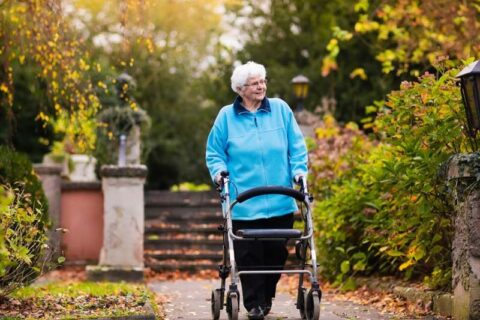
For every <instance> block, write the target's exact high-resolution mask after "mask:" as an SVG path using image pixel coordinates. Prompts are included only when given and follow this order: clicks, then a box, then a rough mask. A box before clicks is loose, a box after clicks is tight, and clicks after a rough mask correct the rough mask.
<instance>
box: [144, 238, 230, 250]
mask: <svg viewBox="0 0 480 320" xmlns="http://www.w3.org/2000/svg"><path fill="white" fill-rule="evenodd" d="M222 245H223V241H222V240H221V239H202V240H201V241H199V240H195V239H145V240H144V247H145V249H157V250H159V249H183V248H188V249H202V250H204V249H207V250H221V249H222Z"/></svg>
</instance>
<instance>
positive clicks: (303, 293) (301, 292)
mask: <svg viewBox="0 0 480 320" xmlns="http://www.w3.org/2000/svg"><path fill="white" fill-rule="evenodd" d="M306 301H307V290H306V289H305V288H298V293H297V309H298V310H299V311H300V317H301V318H302V320H306V319H307V313H306V312H305V306H306V304H305V302H306Z"/></svg>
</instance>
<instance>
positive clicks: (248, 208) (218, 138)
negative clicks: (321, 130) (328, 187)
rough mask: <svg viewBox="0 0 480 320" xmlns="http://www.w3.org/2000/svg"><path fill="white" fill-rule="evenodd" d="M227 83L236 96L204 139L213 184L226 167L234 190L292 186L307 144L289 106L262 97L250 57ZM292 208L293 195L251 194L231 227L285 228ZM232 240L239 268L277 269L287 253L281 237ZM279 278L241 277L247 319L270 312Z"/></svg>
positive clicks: (260, 78) (262, 82) (259, 70)
mask: <svg viewBox="0 0 480 320" xmlns="http://www.w3.org/2000/svg"><path fill="white" fill-rule="evenodd" d="M231 86H232V89H233V91H235V92H236V93H237V94H238V96H237V97H236V99H235V101H234V102H233V104H230V105H227V106H225V107H223V108H222V109H221V110H220V112H219V114H218V116H217V118H216V120H215V123H214V124H213V127H212V129H211V131H210V134H209V136H208V140H207V148H206V162H207V167H208V169H209V171H210V175H211V177H212V180H213V181H214V182H215V183H217V184H218V183H219V182H220V172H222V171H228V172H229V173H230V183H231V184H232V187H233V188H232V189H230V190H235V191H237V192H238V193H241V192H243V191H245V190H248V189H251V188H254V187H259V186H267V185H276V186H285V187H292V182H293V181H298V178H299V177H300V176H305V175H306V174H307V149H306V146H305V141H304V138H303V135H302V133H301V131H300V129H299V127H298V124H297V122H296V121H295V118H294V116H293V113H292V111H291V109H290V107H289V106H288V105H287V103H286V102H285V101H283V100H281V99H278V98H267V97H266V92H267V80H266V70H265V67H264V66H262V65H260V64H257V63H255V62H248V63H246V64H243V65H240V66H238V67H237V68H235V70H234V71H233V74H232V77H231ZM234 193H235V192H232V195H231V196H232V199H235V197H236V194H234ZM296 210H297V206H296V203H295V201H294V199H293V198H290V197H286V196H283V195H264V196H259V197H255V198H252V199H251V200H249V201H245V202H243V203H241V204H239V205H237V206H236V207H234V209H233V212H232V222H233V232H234V233H235V232H236V231H237V230H240V229H257V228H261V229H268V228H273V229H290V228H292V227H293V212H295V211H296ZM234 245H235V260H236V262H237V264H238V267H239V270H242V267H249V266H250V267H252V266H275V267H278V266H280V268H282V267H283V266H284V264H285V261H286V259H287V256H288V251H287V249H286V242H285V241H237V242H235V244H234ZM279 279H280V275H279V274H267V275H264V274H258V275H242V276H241V282H242V289H243V305H244V306H245V308H246V309H247V310H248V317H249V319H253V320H255V319H263V318H264V316H265V315H267V314H268V313H269V312H270V309H271V307H272V299H273V298H274V297H275V290H276V286H277V282H278V280H279Z"/></svg>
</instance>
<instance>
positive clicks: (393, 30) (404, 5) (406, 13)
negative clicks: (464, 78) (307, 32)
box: [323, 0, 480, 76]
mask: <svg viewBox="0 0 480 320" xmlns="http://www.w3.org/2000/svg"><path fill="white" fill-rule="evenodd" d="M479 4H480V3H479V2H478V1H458V0H457V1H448V0H424V1H418V0H381V1H379V0H357V1H355V3H354V6H353V8H354V10H355V13H356V22H355V23H354V25H353V27H352V26H347V25H341V24H338V25H337V26H336V30H337V32H336V33H334V37H333V38H332V39H331V40H330V42H329V46H328V50H329V55H328V56H326V57H325V59H324V62H323V65H324V69H325V73H328V72H330V71H332V70H335V69H337V68H341V65H342V62H341V61H339V60H338V59H337V57H338V55H339V52H341V51H342V50H343V49H344V48H343V46H345V45H347V46H348V42H350V41H353V40H354V39H362V40H363V41H365V42H366V43H367V44H368V45H369V47H371V48H372V49H373V50H374V52H375V58H376V60H377V61H378V62H380V63H381V65H382V70H383V72H384V73H390V72H394V71H395V73H396V74H397V75H399V74H404V73H410V74H412V75H414V76H418V75H420V74H421V73H422V72H423V71H425V70H427V69H429V68H431V66H432V65H433V64H434V63H435V61H436V59H438V58H439V57H442V56H449V57H450V58H451V59H460V60H465V59H467V58H469V57H472V56H475V55H476V53H477V52H478V50H479V49H480V44H479V43H480V42H479V40H480V35H479V34H478V32H477V31H476V30H477V29H478V28H479V26H480V19H479V14H480V6H479ZM340 49H342V50H340Z"/></svg>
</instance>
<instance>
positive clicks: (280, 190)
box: [237, 186, 305, 203]
mask: <svg viewBox="0 0 480 320" xmlns="http://www.w3.org/2000/svg"><path fill="white" fill-rule="evenodd" d="M264 194H283V195H285V196H289V197H292V198H295V199H297V200H298V201H304V200H305V195H304V194H303V193H301V192H300V191H297V190H295V189H291V188H286V187H281V186H268V187H257V188H252V189H249V190H247V191H244V192H242V193H240V194H239V195H238V197H237V202H239V203H242V202H243V201H246V200H248V199H250V198H253V197H256V196H261V195H264Z"/></svg>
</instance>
